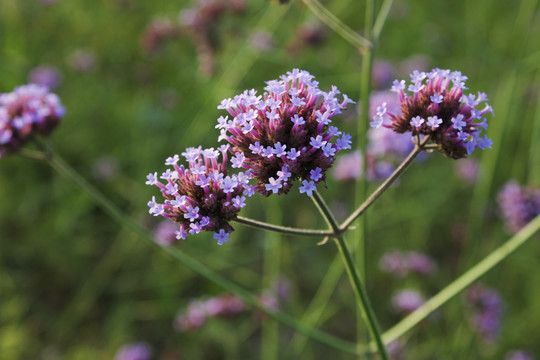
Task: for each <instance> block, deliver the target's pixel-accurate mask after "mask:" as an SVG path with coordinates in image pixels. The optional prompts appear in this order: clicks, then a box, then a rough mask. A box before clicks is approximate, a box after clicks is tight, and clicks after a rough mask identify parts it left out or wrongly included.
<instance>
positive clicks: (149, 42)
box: [140, 17, 180, 55]
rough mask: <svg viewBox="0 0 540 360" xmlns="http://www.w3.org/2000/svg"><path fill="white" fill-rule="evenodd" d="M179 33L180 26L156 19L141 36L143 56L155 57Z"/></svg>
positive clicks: (172, 22) (166, 20) (169, 21)
mask: <svg viewBox="0 0 540 360" xmlns="http://www.w3.org/2000/svg"><path fill="white" fill-rule="evenodd" d="M179 33H180V26H179V25H178V24H177V23H176V22H174V21H171V20H169V19H166V18H160V17H156V18H154V19H152V22H151V23H150V24H148V25H147V27H146V29H144V32H143V33H142V35H141V38H140V44H141V48H142V50H143V52H144V53H145V54H148V55H155V54H156V53H157V52H159V50H160V49H161V47H162V46H163V44H164V43H165V42H166V41H167V40H170V39H172V38H175V37H176V36H178V34H179Z"/></svg>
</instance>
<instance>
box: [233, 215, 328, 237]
mask: <svg viewBox="0 0 540 360" xmlns="http://www.w3.org/2000/svg"><path fill="white" fill-rule="evenodd" d="M233 221H234V222H237V223H239V224H243V225H247V226H250V227H254V228H257V229H263V230H268V231H273V232H277V233H281V234H289V235H301V236H315V237H317V236H319V237H320V236H331V235H332V234H333V232H332V231H328V230H312V229H299V228H292V227H287V226H280V225H273V224H269V223H266V222H263V221H258V220H253V219H248V218H245V217H241V216H238V217H237V218H236V219H234V220H233Z"/></svg>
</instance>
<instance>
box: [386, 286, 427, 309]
mask: <svg viewBox="0 0 540 360" xmlns="http://www.w3.org/2000/svg"><path fill="white" fill-rule="evenodd" d="M425 302H426V299H425V297H424V296H423V295H422V294H420V293H419V292H418V291H416V290H413V289H403V290H399V291H398V292H397V293H396V294H395V295H394V296H392V308H393V309H394V311H395V312H397V313H400V314H408V313H411V312H413V311H414V310H416V309H418V308H419V307H420V306H422V305H424V303H425Z"/></svg>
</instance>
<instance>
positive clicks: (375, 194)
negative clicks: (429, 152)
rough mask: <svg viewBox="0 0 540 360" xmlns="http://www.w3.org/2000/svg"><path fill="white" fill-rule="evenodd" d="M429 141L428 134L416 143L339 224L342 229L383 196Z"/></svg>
mask: <svg viewBox="0 0 540 360" xmlns="http://www.w3.org/2000/svg"><path fill="white" fill-rule="evenodd" d="M428 141H429V136H426V137H425V138H424V140H422V143H420V145H415V147H414V149H413V151H411V153H410V154H409V155H408V156H407V158H406V159H405V160H403V162H402V163H401V164H399V166H398V167H397V169H396V170H394V172H393V173H392V175H390V177H388V178H387V179H386V180H385V181H384V182H383V183H382V184H381V185H380V186H379V187H378V188H377V190H375V191H374V192H373V193H372V194H371V195H370V196H369V198H367V199H366V201H364V203H363V204H362V205H360V206H359V207H358V209H356V210H355V211H354V212H353V213H352V214H351V215H350V216H349V217H348V218H347V219H346V220H345V221H344V222H343V223H342V224H341V225H339V229H340V231H344V230H345V229H347V228H349V227H350V226H351V224H352V223H353V222H354V220H356V219H357V218H358V217H359V216H360V215H362V214H363V213H364V211H366V210H367V208H369V207H370V206H371V204H373V203H374V202H375V200H377V199H378V198H379V196H381V195H382V194H383V193H384V192H385V191H386V190H387V189H388V188H389V187H390V185H392V183H393V182H394V181H396V179H397V178H398V177H399V175H401V173H402V172H404V171H405V170H406V169H407V167H409V165H410V164H411V163H412V162H413V160H414V159H415V158H416V157H417V156H418V155H419V154H420V153H421V152H422V151H423V149H424V146H425V145H426V144H427V142H428Z"/></svg>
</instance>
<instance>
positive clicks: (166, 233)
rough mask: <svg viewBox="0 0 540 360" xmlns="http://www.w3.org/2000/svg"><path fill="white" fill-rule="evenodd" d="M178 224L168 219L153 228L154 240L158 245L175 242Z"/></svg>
mask: <svg viewBox="0 0 540 360" xmlns="http://www.w3.org/2000/svg"><path fill="white" fill-rule="evenodd" d="M177 230H178V225H177V224H176V223H175V222H173V221H170V220H163V221H161V222H160V223H159V224H158V226H157V227H156V229H155V230H154V240H155V242H156V243H158V244H159V245H163V246H168V245H171V244H172V243H174V242H175V240H176V231H177Z"/></svg>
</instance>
